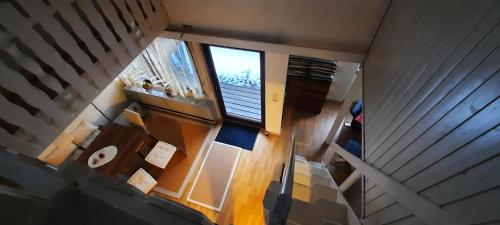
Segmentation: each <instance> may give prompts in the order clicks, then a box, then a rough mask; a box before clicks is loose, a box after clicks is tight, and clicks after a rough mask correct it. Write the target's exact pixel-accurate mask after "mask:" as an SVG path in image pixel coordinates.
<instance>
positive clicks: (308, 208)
mask: <svg viewBox="0 0 500 225" xmlns="http://www.w3.org/2000/svg"><path fill="white" fill-rule="evenodd" d="M287 224H293V225H297V224H300V225H323V224H324V222H323V220H322V219H321V217H320V216H319V215H318V213H317V212H316V210H315V208H314V207H313V206H312V205H310V204H308V203H306V202H303V201H300V200H296V199H292V206H291V207H290V212H289V213H288V219H287Z"/></svg>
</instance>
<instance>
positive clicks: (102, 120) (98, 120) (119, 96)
mask: <svg viewBox="0 0 500 225" xmlns="http://www.w3.org/2000/svg"><path fill="white" fill-rule="evenodd" d="M123 86H124V84H123V82H122V81H121V80H120V79H119V78H118V77H117V78H116V79H114V80H113V81H112V82H111V83H110V84H109V85H108V86H107V87H106V88H105V89H104V90H103V91H102V92H101V93H100V94H99V95H98V96H97V97H96V98H95V99H94V100H93V101H92V103H94V105H95V106H96V107H97V108H99V110H101V111H102V112H103V113H104V114H105V115H106V116H107V117H108V118H110V119H111V120H113V119H114V118H115V117H117V116H118V115H119V114H120V113H121V112H122V111H123V109H124V108H125V107H126V106H127V105H128V103H129V101H128V100H127V96H126V95H125V92H124V91H123V90H122V88H123ZM83 119H85V120H88V121H89V122H91V123H92V124H94V125H98V126H103V125H106V124H107V122H108V121H107V119H106V117H104V115H102V114H101V113H100V112H99V111H98V110H97V109H96V108H95V107H94V106H92V105H91V104H89V105H88V106H87V108H85V109H84V110H83V111H82V112H81V113H80V114H79V115H78V116H77V117H76V118H75V119H74V120H73V122H71V123H70V124H69V125H68V126H67V127H66V128H65V129H64V131H65V132H68V133H69V132H71V131H72V130H73V129H75V127H77V126H78V124H79V123H80V121H81V120H83Z"/></svg>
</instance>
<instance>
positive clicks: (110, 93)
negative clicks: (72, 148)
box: [38, 78, 129, 160]
mask: <svg viewBox="0 0 500 225" xmlns="http://www.w3.org/2000/svg"><path fill="white" fill-rule="evenodd" d="M123 86H124V84H123V82H122V81H121V80H120V79H119V78H116V79H114V80H113V81H112V82H111V83H110V84H109V85H108V86H107V87H106V88H105V89H104V90H103V91H102V92H101V93H100V94H99V95H98V96H97V97H96V98H95V99H94V100H93V101H92V102H93V103H94V105H95V106H96V107H98V108H99V110H101V111H102V112H103V113H105V114H106V116H107V117H108V118H110V119H111V120H113V119H114V118H115V117H116V116H118V115H119V114H120V113H121V112H122V111H123V109H124V108H125V107H126V106H127V105H128V104H129V101H128V99H127V96H126V95H125V92H124V91H123V89H122V88H123ZM82 120H87V121H89V122H90V123H92V124H94V125H96V126H104V125H106V124H107V123H108V120H107V119H106V117H104V115H102V114H101V113H100V112H99V111H98V110H97V109H96V108H95V107H94V106H92V105H91V104H89V105H88V106H87V107H86V108H85V109H84V110H83V111H82V112H81V113H80V114H79V115H78V116H77V117H76V118H75V119H74V120H73V121H72V122H71V123H70V124H69V125H68V126H67V127H66V128H65V129H64V131H63V132H64V133H71V131H73V130H74V129H75V128H76V127H77V126H78V124H79V123H80V122H81V121H82ZM59 136H61V134H59ZM59 136H58V137H56V138H55V139H58V138H59ZM55 139H54V140H55ZM54 147H55V145H54V142H53V143H52V144H50V145H49V146H47V147H46V148H45V150H44V151H43V152H42V153H41V154H40V155H39V156H38V158H39V159H42V160H43V159H44V158H45V157H46V156H47V155H48V154H49V153H50V152H52V149H54Z"/></svg>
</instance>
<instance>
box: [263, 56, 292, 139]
mask: <svg viewBox="0 0 500 225" xmlns="http://www.w3.org/2000/svg"><path fill="white" fill-rule="evenodd" d="M265 60H266V65H265V66H266V74H265V76H266V87H265V88H266V89H265V94H266V96H265V100H266V101H265V104H266V105H265V111H266V112H265V113H266V124H265V126H266V131H269V132H270V133H274V134H280V133H281V117H282V115H283V103H284V98H285V86H286V72H287V67H288V54H283V53H276V52H266V53H265Z"/></svg>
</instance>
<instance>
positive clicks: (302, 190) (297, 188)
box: [292, 183, 311, 202]
mask: <svg viewBox="0 0 500 225" xmlns="http://www.w3.org/2000/svg"><path fill="white" fill-rule="evenodd" d="M292 198H294V199H298V200H301V201H303V202H309V200H310V199H311V189H309V187H307V186H304V185H301V184H297V183H294V184H293V192H292Z"/></svg>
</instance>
